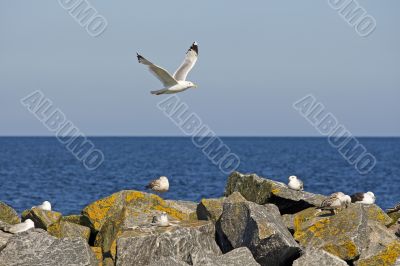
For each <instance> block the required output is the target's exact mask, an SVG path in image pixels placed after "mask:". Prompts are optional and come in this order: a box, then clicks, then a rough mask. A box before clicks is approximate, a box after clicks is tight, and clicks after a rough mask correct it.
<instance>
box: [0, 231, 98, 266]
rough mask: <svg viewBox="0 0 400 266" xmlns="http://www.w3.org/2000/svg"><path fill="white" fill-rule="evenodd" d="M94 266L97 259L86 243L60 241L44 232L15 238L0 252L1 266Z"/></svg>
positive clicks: (29, 233)
mask: <svg viewBox="0 0 400 266" xmlns="http://www.w3.org/2000/svg"><path fill="white" fill-rule="evenodd" d="M17 265H76V266H81V265H82V266H89V265H90V266H91V265H93V266H95V265H97V261H96V258H95V256H94V254H93V252H92V250H91V249H90V247H89V245H88V244H87V243H86V242H85V241H84V240H83V239H79V238H77V239H73V240H71V239H57V238H55V237H53V236H50V235H49V234H48V233H47V232H45V231H43V230H42V229H33V230H29V231H26V232H22V233H19V234H15V235H13V236H12V237H11V238H10V239H9V241H8V243H7V246H6V247H5V248H4V249H3V250H2V251H1V252H0V266H17Z"/></svg>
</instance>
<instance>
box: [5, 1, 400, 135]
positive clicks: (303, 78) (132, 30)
mask: <svg viewBox="0 0 400 266" xmlns="http://www.w3.org/2000/svg"><path fill="white" fill-rule="evenodd" d="M89 2H90V3H91V4H92V5H93V6H94V7H95V8H96V10H97V11H98V13H99V14H100V15H102V16H104V17H105V18H106V19H107V21H108V26H107V28H106V30H105V32H104V33H103V34H101V35H100V36H98V37H92V36H90V35H89V34H88V33H87V32H86V30H85V29H84V28H82V27H81V26H80V25H79V24H78V23H77V22H76V21H75V20H74V18H73V17H72V16H71V15H70V14H69V13H68V11H66V10H64V9H63V8H62V7H61V6H60V4H59V3H58V1H54V0H53V1H50V0H47V1H33V0H30V1H22V0H13V1H4V0H3V1H0V36H1V37H0V38H1V41H0V91H1V96H0V124H1V126H0V136H13V135H17V136H24V135H25V136H26V135H28V136H29V135H49V136H52V135H53V134H52V133H51V132H49V131H48V130H47V129H46V128H45V127H44V126H43V124H42V123H41V122H40V121H38V120H37V119H36V118H35V117H34V115H33V114H31V113H30V112H28V111H27V109H26V108H24V107H23V106H22V105H21V103H20V99H21V98H23V97H25V96H26V95H28V94H29V93H31V92H33V91H35V90H41V91H42V92H43V93H44V95H45V96H46V97H47V98H49V99H50V100H52V102H53V104H54V106H55V107H57V108H59V109H60V110H62V111H63V113H64V114H65V115H66V116H67V118H68V119H69V120H70V121H72V122H73V123H74V124H75V125H76V126H77V127H78V128H79V129H80V130H81V131H82V132H83V133H84V134H86V135H117V136H118V135H124V136H169V135H174V136H183V135H184V134H183V133H182V132H181V130H180V129H179V128H178V127H177V126H176V125H175V124H173V123H172V122H171V120H170V119H169V118H168V117H166V116H165V115H164V114H163V112H162V111H160V110H159V109H158V108H157V103H158V102H159V101H161V100H162V99H165V96H153V95H150V93H149V91H150V90H155V89H161V88H162V86H161V84H160V83H159V82H158V80H157V79H155V78H154V77H153V76H152V75H151V74H150V73H149V72H148V71H147V70H146V68H145V67H144V66H143V65H140V64H138V62H137V60H136V52H137V51H139V52H140V53H141V54H142V55H143V56H145V57H146V58H148V59H149V60H151V61H153V62H154V63H156V64H158V65H160V66H163V67H165V68H166V69H168V70H169V71H170V72H174V70H175V69H176V68H177V67H178V65H179V64H180V63H181V61H182V60H183V57H184V54H185V52H186V50H187V49H188V47H189V46H190V44H191V43H192V42H193V41H197V42H198V43H199V59H198V62H197V64H196V66H195V67H194V69H193V70H192V71H191V73H190V74H189V76H188V79H189V80H191V81H193V82H194V83H196V84H198V86H199V87H198V88H197V89H193V90H188V91H186V92H184V93H181V94H179V97H180V99H181V100H182V101H183V102H185V103H186V104H187V105H188V106H189V108H190V111H191V112H194V113H196V114H197V115H198V116H199V117H200V118H201V119H202V121H203V122H204V123H205V124H207V125H208V126H209V127H210V128H211V129H212V130H213V131H215V132H216V133H217V134H218V135H220V136H243V135H245V136H319V133H318V132H317V130H316V129H315V128H314V127H313V126H312V125H310V124H309V123H308V122H307V121H306V119H304V118H303V117H302V116H301V115H300V114H299V113H298V112H297V111H296V110H294V109H293V107H292V104H293V103H294V102H295V101H296V100H298V99H300V98H302V97H304V96H306V95H307V94H313V95H314V96H315V97H316V98H317V100H318V101H319V102H321V103H323V104H324V106H325V107H326V110H327V111H328V112H331V113H333V114H334V115H335V117H336V118H337V119H338V121H339V123H340V124H343V125H345V126H346V127H347V129H348V130H349V131H350V132H351V133H353V134H354V135H357V136H400V123H399V114H400V106H399V104H398V101H399V98H400V66H399V64H400V48H399V47H400V34H399V33H400V32H399V28H398V27H399V25H400V16H399V15H398V12H399V10H400V2H399V1H395V0H388V1H384V2H382V1H373V0H364V1H361V0H359V1H358V2H359V3H360V5H361V6H362V7H363V8H365V10H366V11H367V12H368V14H370V15H371V16H373V17H374V18H375V19H376V22H377V27H376V30H375V31H374V32H373V33H372V34H371V35H370V36H368V37H366V38H362V37H360V36H359V35H357V33H356V31H355V30H354V28H352V27H351V26H349V25H348V24H347V22H346V21H344V20H343V18H342V17H341V16H340V15H339V14H338V12H337V11H335V10H333V9H332V8H331V7H330V6H329V4H328V0H326V1H325V0H324V1H312V0H304V1H295V0H290V1H289V0H284V1H282V0H279V1H278V0H276V1H265V0H264V1H261V0H260V1H252V2H251V4H249V3H250V2H246V1H196V2H188V1H129V0H124V1H114V2H111V1H99V0H97V1H96V0H91V1H89Z"/></svg>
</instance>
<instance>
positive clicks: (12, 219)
mask: <svg viewBox="0 0 400 266" xmlns="http://www.w3.org/2000/svg"><path fill="white" fill-rule="evenodd" d="M0 221H3V222H6V223H8V224H17V223H20V222H21V220H20V219H19V216H18V214H17V212H16V211H15V210H14V209H13V208H11V207H10V206H8V205H7V204H5V203H4V202H1V201H0Z"/></svg>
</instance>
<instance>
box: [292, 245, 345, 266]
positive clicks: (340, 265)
mask: <svg viewBox="0 0 400 266" xmlns="http://www.w3.org/2000/svg"><path fill="white" fill-rule="evenodd" d="M321 265H329V266H347V265H348V264H347V263H346V262H345V261H344V260H342V259H340V258H338V257H336V256H334V255H332V254H330V253H328V252H326V251H325V250H322V249H308V250H306V251H305V252H304V254H303V255H302V256H301V257H300V258H298V259H297V260H295V261H294V262H293V266H321Z"/></svg>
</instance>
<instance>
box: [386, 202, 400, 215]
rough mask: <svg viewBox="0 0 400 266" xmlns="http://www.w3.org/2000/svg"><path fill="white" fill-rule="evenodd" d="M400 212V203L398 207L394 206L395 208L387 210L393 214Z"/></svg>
mask: <svg viewBox="0 0 400 266" xmlns="http://www.w3.org/2000/svg"><path fill="white" fill-rule="evenodd" d="M398 211H400V202H399V203H397V205H396V206H394V207H393V208H390V209H387V210H386V213H392V212H398Z"/></svg>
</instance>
